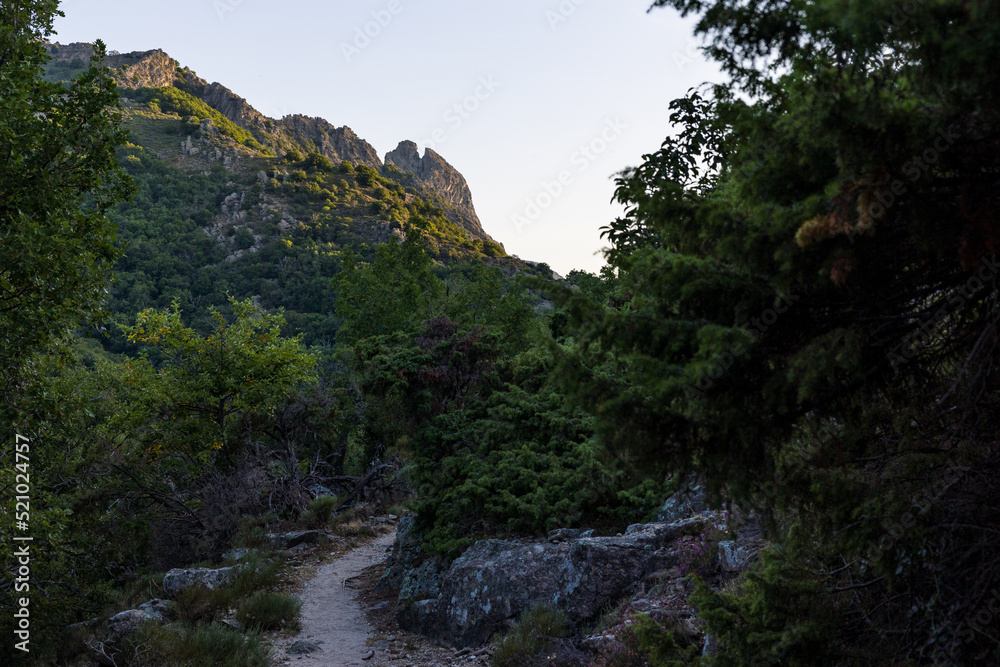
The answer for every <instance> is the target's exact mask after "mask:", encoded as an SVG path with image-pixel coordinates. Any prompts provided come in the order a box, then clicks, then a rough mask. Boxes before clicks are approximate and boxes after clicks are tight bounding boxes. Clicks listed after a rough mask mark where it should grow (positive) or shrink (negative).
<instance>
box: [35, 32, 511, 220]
mask: <svg viewBox="0 0 1000 667" xmlns="http://www.w3.org/2000/svg"><path fill="white" fill-rule="evenodd" d="M46 46H47V48H48V52H49V55H51V56H52V58H53V59H54V60H68V61H72V60H74V59H76V58H80V59H82V60H87V59H88V58H90V56H91V55H92V53H93V46H92V45H91V44H84V43H74V44H59V43H58V42H57V43H55V44H51V43H48V44H47V45H46ZM105 64H106V65H107V66H108V67H110V68H111V69H112V75H113V76H114V78H115V80H116V81H117V82H118V85H119V86H120V87H121V88H126V89H136V88H164V87H168V86H175V87H177V88H180V89H182V90H184V91H186V92H187V93H189V94H191V95H194V96H195V97H197V98H199V99H201V100H202V101H203V102H205V103H206V104H207V105H208V106H210V107H212V108H213V109H215V110H217V111H219V113H221V114H222V115H223V116H225V117H226V118H228V119H229V120H231V121H232V122H233V123H235V124H236V125H239V126H240V127H242V128H244V129H246V130H249V131H250V132H251V133H253V135H254V136H255V137H256V139H257V140H258V141H260V143H261V144H263V145H265V146H268V147H269V148H270V149H271V150H272V151H273V152H274V153H275V154H277V155H282V154H283V152H284V151H285V150H287V149H288V148H304V149H305V150H306V151H307V152H309V151H316V152H318V153H321V154H322V155H324V156H326V157H328V158H329V159H330V160H332V161H333V162H334V163H335V164H337V163H340V162H342V161H344V160H346V161H348V162H351V163H354V164H364V165H368V166H369V167H373V168H375V169H381V168H382V160H380V159H379V155H378V153H377V152H376V151H375V149H374V148H373V147H372V146H371V144H369V143H368V142H367V141H365V140H364V139H362V138H361V137H359V136H358V135H357V134H355V132H354V131H353V130H351V128H349V127H347V126H343V127H335V126H334V125H332V124H331V123H329V122H327V121H326V120H324V119H322V118H312V117H309V116H303V115H298V114H296V115H290V116H285V117H284V118H282V119H281V120H275V119H271V118H267V117H266V116H264V115H263V114H262V113H260V112H259V111H257V109H255V108H254V107H253V106H251V105H250V103H249V102H247V101H246V100H245V99H243V98H242V97H240V96H239V95H237V94H236V93H234V92H233V91H231V90H230V89H229V88H226V87H225V86H223V85H222V84H220V83H208V82H207V81H205V80H204V79H201V78H199V77H198V76H197V75H196V74H194V72H192V71H191V70H189V69H187V68H183V69H182V68H181V67H180V66H179V64H178V63H177V61H176V60H174V59H173V58H171V57H170V56H169V55H167V54H166V53H165V52H163V51H161V50H159V49H155V50H153V51H137V52H133V53H125V54H120V53H117V52H114V51H111V52H109V54H108V56H107V58H106V60H105ZM385 164H387V165H389V164H392V165H395V166H396V167H398V168H399V169H400V170H401V171H404V172H410V173H412V174H413V176H414V178H415V179H416V183H417V185H419V186H422V187H423V188H425V189H426V190H428V191H429V192H432V193H437V194H439V195H440V197H441V200H442V201H443V202H444V204H445V205H446V206H445V208H446V211H445V212H446V214H447V215H448V217H449V218H450V219H451V220H452V221H453V222H455V223H456V224H458V225H459V226H461V227H462V228H463V229H464V230H465V231H466V232H467V233H468V234H469V236H470V237H472V238H477V239H490V237H489V235H488V234H486V232H485V231H483V227H482V224H481V223H480V221H479V216H478V215H476V209H475V206H474V205H473V203H472V192H471V191H470V190H469V184H468V183H467V182H466V180H465V177H464V176H462V174H460V173H459V172H458V170H457V169H455V168H454V167H453V166H451V165H450V164H449V163H448V162H447V160H445V159H444V158H443V157H441V156H440V155H438V154H437V153H435V152H434V151H432V150H431V149H429V148H428V149H427V150H426V151H425V152H424V156H423V157H420V153H419V152H418V150H417V145H416V144H415V143H414V142H412V141H402V142H400V144H399V146H397V147H396V149H395V150H393V151H390V152H389V153H388V154H386V156H385ZM490 240H492V239H490Z"/></svg>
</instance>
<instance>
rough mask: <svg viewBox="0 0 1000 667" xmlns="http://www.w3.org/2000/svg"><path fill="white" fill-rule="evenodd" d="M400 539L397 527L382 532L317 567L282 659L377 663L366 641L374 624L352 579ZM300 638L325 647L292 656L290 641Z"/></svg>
mask: <svg viewBox="0 0 1000 667" xmlns="http://www.w3.org/2000/svg"><path fill="white" fill-rule="evenodd" d="M394 538H395V532H394V531H391V532H388V533H385V534H383V535H380V536H379V537H377V538H375V539H374V540H372V541H371V542H369V543H367V544H365V545H362V546H360V547H357V548H356V549H352V550H351V551H349V552H348V553H346V554H344V555H343V556H341V557H340V558H337V559H336V560H334V561H332V562H330V563H326V564H325V565H321V566H320V567H319V568H318V569H317V571H316V575H315V576H314V577H313V578H312V579H310V580H309V581H308V582H307V583H306V584H305V586H304V587H303V589H302V592H301V593H300V594H299V597H300V598H301V599H302V619H301V624H302V631H301V632H300V633H299V634H298V635H297V636H296V637H294V638H292V639H291V640H288V641H283V642H281V643H280V644H279V645H278V646H276V647H275V648H276V649H277V651H276V653H277V655H278V657H279V664H284V663H286V662H288V661H291V662H292V664H295V665H311V666H315V667H320V666H322V667H355V666H360V665H369V664H371V661H365V660H363V658H364V656H365V655H366V654H367V653H368V652H369V650H370V649H369V647H368V646H367V645H366V644H365V640H367V639H368V637H369V635H370V633H371V632H372V631H373V628H372V626H371V625H369V624H368V622H367V621H366V620H365V615H364V613H363V611H362V609H361V605H360V604H358V601H357V600H355V599H354V596H355V591H354V589H353V588H351V587H350V579H351V578H353V577H356V576H358V575H359V574H361V572H362V571H364V570H365V569H367V568H368V567H371V566H372V565H375V564H376V563H378V562H379V561H381V560H383V559H384V558H385V552H386V549H387V548H388V547H390V546H392V541H393V539H394ZM300 639H304V640H307V641H312V642H318V643H320V647H321V648H322V650H321V651H317V652H315V653H308V654H305V655H294V656H290V655H288V654H287V651H288V648H289V646H291V644H292V643H293V642H294V641H296V640H300Z"/></svg>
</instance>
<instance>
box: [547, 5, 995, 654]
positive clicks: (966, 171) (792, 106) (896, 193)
mask: <svg viewBox="0 0 1000 667" xmlns="http://www.w3.org/2000/svg"><path fill="white" fill-rule="evenodd" d="M655 4H656V5H658V6H673V7H675V8H677V9H679V10H680V11H682V12H683V13H692V14H696V15H697V17H698V24H697V26H698V27H697V31H698V32H699V33H700V34H701V35H702V36H704V38H705V39H706V43H707V47H706V52H707V53H708V54H709V55H710V56H712V57H713V58H715V59H716V60H717V61H718V62H719V63H720V64H721V65H722V66H723V68H724V70H725V71H726V73H727V74H728V75H730V76H731V77H732V80H731V82H730V83H728V84H722V85H717V86H712V87H707V88H704V89H701V90H697V91H692V92H690V93H689V94H688V95H687V96H686V97H684V98H682V99H679V100H676V101H675V102H674V103H673V104H672V105H671V106H672V110H673V113H672V116H671V121H672V122H673V123H674V124H675V125H677V126H678V131H677V132H676V133H675V134H674V135H673V136H671V137H669V138H668V139H667V140H666V141H665V142H664V143H663V145H662V146H661V148H660V149H659V150H658V151H656V152H654V153H652V154H650V155H647V156H645V157H644V162H643V163H642V164H641V165H640V166H639V167H637V168H634V169H630V170H627V171H626V172H624V173H623V174H621V175H620V177H619V179H618V181H617V191H616V198H617V199H618V201H619V202H620V203H622V204H623V205H624V206H625V207H626V214H625V215H624V216H623V217H622V218H620V219H619V220H616V221H615V222H614V223H612V224H611V225H609V227H608V228H606V229H605V235H606V237H607V238H608V239H609V241H610V242H611V243H612V247H611V249H610V250H609V252H608V259H609V261H610V264H611V267H612V270H613V271H614V273H615V276H616V280H617V281H618V283H619V290H620V294H621V295H623V296H624V297H625V298H626V302H625V303H623V304H608V303H600V302H598V301H596V300H593V299H588V298H587V297H586V295H583V294H580V293H578V292H574V291H572V290H571V289H569V288H563V289H557V290H553V291H554V292H557V293H558V294H557V298H558V301H559V302H560V304H561V306H562V307H564V308H565V309H566V310H567V312H568V316H567V323H568V326H567V329H566V333H567V334H568V335H569V336H571V337H572V338H573V339H574V340H575V341H576V342H578V343H579V347H577V348H573V349H572V350H570V353H567V354H564V355H563V360H562V362H563V367H562V369H561V371H560V375H561V376H562V378H563V385H562V386H563V387H564V389H565V391H567V392H576V393H577V395H582V396H583V397H585V398H586V403H587V404H588V405H589V406H590V410H591V412H592V414H593V415H594V416H595V419H596V424H595V429H596V431H597V432H598V434H599V435H600V437H601V441H602V443H603V444H604V445H605V446H607V447H608V448H610V449H612V450H615V451H624V452H628V455H629V456H631V457H632V458H633V460H634V461H636V462H642V463H640V465H647V464H656V463H662V464H666V465H667V466H668V467H669V468H670V469H671V470H673V471H675V472H681V473H683V472H685V471H687V470H688V469H690V468H691V467H692V466H696V467H697V468H698V469H699V470H700V471H702V472H703V473H705V474H706V475H707V476H708V477H709V480H710V482H711V484H712V487H713V489H714V490H716V491H721V490H722V489H725V490H726V491H727V493H729V494H731V495H732V497H734V498H735V499H736V500H737V501H740V502H744V503H751V504H756V505H757V507H758V508H759V509H760V510H761V511H762V512H763V513H764V516H765V519H767V521H766V523H767V524H768V525H769V526H771V528H772V532H771V534H772V537H774V538H775V539H778V540H779V542H780V543H781V544H782V545H783V546H785V547H786V548H787V560H788V563H789V565H788V566H787V567H783V568H777V567H770V568H767V569H765V571H764V572H762V573H761V575H760V576H761V577H762V579H760V580H758V581H759V583H758V585H759V586H762V587H766V588H767V591H766V593H767V594H757V593H754V591H752V590H748V591H746V593H745V594H746V596H748V598H747V599H748V601H747V602H746V603H745V604H744V606H741V607H739V610H740V612H741V613H743V614H744V615H745V616H744V618H742V619H741V623H743V624H744V625H743V626H742V628H743V634H740V632H737V631H733V632H731V633H730V634H729V635H728V636H729V637H731V647H730V648H729V649H726V650H728V651H731V653H724V654H723V655H729V656H730V657H729V658H726V659H729V660H731V661H732V664H747V663H748V662H753V661H755V660H767V659H769V658H770V657H773V656H770V654H769V651H770V650H771V648H773V647H774V646H776V645H778V644H775V642H776V641H777V642H778V643H779V644H780V645H781V646H783V647H787V649H788V651H789V653H788V655H789V656H796V657H795V658H794V659H795V660H801V661H802V663H803V664H804V663H806V662H809V664H813V663H816V664H818V663H822V664H843V663H848V662H857V661H859V660H860V661H864V662H868V663H871V664H875V663H881V662H892V661H895V662H899V661H928V660H941V659H944V658H946V659H947V660H949V661H957V662H959V663H961V662H963V661H973V660H975V659H981V658H982V657H983V656H987V655H991V654H993V653H995V652H996V650H997V649H998V647H1000V636H998V635H997V633H996V632H995V631H988V632H983V633H979V634H976V635H975V636H973V633H969V632H965V630H964V629H966V628H968V627H969V619H971V618H972V617H973V616H974V615H975V613H976V610H978V609H980V608H982V605H983V604H984V603H985V599H986V598H985V595H986V589H988V588H989V587H990V585H986V584H985V582H986V581H990V582H993V581H995V579H996V577H995V574H990V575H987V576H986V577H985V579H984V578H983V577H984V575H983V573H984V572H991V573H995V572H997V571H998V570H997V568H998V561H997V559H996V557H995V555H994V554H993V552H992V550H990V549H989V548H987V547H986V544H985V542H984V541H983V540H982V535H983V534H985V533H989V532H992V531H995V530H996V528H997V526H998V525H1000V515H998V514H997V513H996V512H992V511H987V512H980V511H978V510H976V509H974V508H975V507H976V503H975V501H974V500H973V499H974V498H977V497H987V496H988V495H989V494H991V493H993V492H994V491H995V489H996V484H995V480H993V479H991V478H990V477H989V476H988V475H985V474H978V473H965V472H963V473H959V472H958V471H959V470H963V471H972V470H995V469H996V466H997V458H996V451H997V450H996V440H995V433H996V423H995V420H996V414H997V412H996V405H995V403H996V401H995V392H994V391H993V389H994V388H995V384H996V378H995V368H996V365H995V363H994V362H995V356H994V355H995V348H994V346H993V343H992V342H990V341H993V340H994V339H995V322H996V317H997V299H996V295H997V282H996V278H997V272H996V260H995V258H994V253H995V251H996V249H997V247H998V245H1000V243H998V239H1000V231H998V229H997V225H996V217H995V215H994V214H993V213H992V211H993V210H994V209H995V208H996V207H995V206H994V205H993V201H994V199H995V191H994V188H993V185H992V183H993V181H994V180H995V176H996V173H997V169H996V163H995V160H994V159H993V157H992V155H993V152H995V151H994V150H993V147H995V145H996V143H997V115H998V105H997V90H998V88H997V85H996V83H997V81H996V79H997V76H998V74H997V70H996V68H995V67H993V66H992V65H991V63H990V62H989V61H988V56H987V55H986V54H988V53H989V52H990V50H991V48H992V46H991V45H995V44H996V42H997V39H998V33H997V32H996V30H995V26H996V18H997V5H996V3H993V2H986V3H974V4H969V3H964V2H958V1H957V0H956V1H951V0H944V1H942V2H936V3H924V4H921V3H912V4H911V5H907V6H906V9H905V10H904V11H901V5H899V3H897V2H894V1H892V0H878V1H874V2H866V3H861V4H859V3H853V2H846V1H843V0H827V1H824V2H814V3H801V2H794V1H781V2H769V3H744V2H740V1H738V0H717V1H714V2H689V1H688V0H659V1H658V2H656V3H655ZM608 356H610V357H612V358H613V359H614V364H615V367H616V368H617V370H618V371H619V373H618V374H612V375H610V376H605V377H586V376H585V375H584V374H582V373H581V372H580V371H579V369H580V368H581V367H586V365H587V363H588V362H589V363H590V364H591V365H593V366H598V365H599V364H600V363H602V362H603V361H604V360H605V359H607V357H608ZM646 462H648V463H646ZM933 479H939V480H943V481H942V483H941V484H939V485H937V486H936V487H935V490H934V491H933V492H928V491H927V490H926V489H927V484H928V481H929V480H933ZM903 522H905V525H906V529H905V530H902V529H899V526H900V525H901V523H903ZM810 573H812V574H810ZM818 573H827V574H823V575H821V574H818ZM803 590H809V591H813V592H814V594H812V595H811V596H809V598H808V600H806V599H805V597H806V596H804V595H801V594H800V593H801V591H803ZM807 602H808V604H806V603H807ZM800 603H801V604H800ZM848 604H851V605H853V607H854V613H852V614H850V615H848V616H846V617H844V619H845V621H844V623H843V625H842V626H840V629H839V630H838V631H836V632H820V631H819V630H818V629H817V628H823V627H827V626H826V625H825V624H826V621H827V619H829V618H833V617H837V614H838V610H839V609H841V608H842V607H843V606H846V605H848ZM781 618H787V619H788V620H789V624H790V625H789V626H788V627H789V628H790V629H789V632H790V633H791V635H784V634H780V633H779V631H778V630H777V628H776V626H774V627H772V625H771V623H772V622H774V619H781ZM718 622H719V623H722V622H723V621H722V620H721V619H719V620H718ZM733 622H735V621H733ZM710 627H711V623H710ZM720 629H721V628H720ZM713 631H714V630H713ZM768 632H771V633H779V634H780V636H779V634H767V633H768ZM796 633H798V634H796ZM737 635H739V637H740V638H737ZM758 638H759V639H760V643H757V644H755V643H753V642H755V641H757V639H758ZM722 659H723V658H720V660H722ZM788 659H793V658H791V657H789V658H788Z"/></svg>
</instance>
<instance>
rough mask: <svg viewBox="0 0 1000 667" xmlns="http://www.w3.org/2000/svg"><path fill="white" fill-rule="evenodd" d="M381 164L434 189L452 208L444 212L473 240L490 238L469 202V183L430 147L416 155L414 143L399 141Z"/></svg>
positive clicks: (432, 190) (470, 193)
mask: <svg viewBox="0 0 1000 667" xmlns="http://www.w3.org/2000/svg"><path fill="white" fill-rule="evenodd" d="M385 164H386V166H388V165H390V164H391V165H394V166H396V167H397V168H398V169H399V170H400V171H404V172H410V173H411V174H413V176H414V178H415V179H416V181H417V183H418V184H419V185H422V186H424V187H425V188H427V189H428V190H430V191H431V192H438V193H440V194H441V197H442V198H443V199H444V201H445V202H447V203H448V204H449V205H450V206H451V209H452V210H449V211H446V212H445V213H446V215H447V216H448V217H449V218H450V219H451V221H452V222H454V223H456V224H458V225H459V226H460V227H462V229H464V230H465V231H466V232H467V233H468V234H469V236H471V237H472V238H474V239H489V240H492V239H491V238H490V236H489V234H487V233H486V232H485V231H483V226H482V223H481V222H480V221H479V216H478V215H477V214H476V208H475V206H473V203H472V192H471V191H470V190H469V184H468V183H467V182H466V180H465V177H464V176H462V174H460V173H459V172H458V170H457V169H455V168H454V167H453V166H451V165H450V164H448V162H447V161H446V160H445V159H444V158H443V157H441V156H440V155H438V154H437V153H435V152H434V151H433V150H431V149H430V148H426V149H424V156H423V157H420V152H419V151H418V150H417V144H416V143H414V142H412V141H401V142H399V145H398V146H396V149H395V150H393V151H390V152H388V153H386V156H385Z"/></svg>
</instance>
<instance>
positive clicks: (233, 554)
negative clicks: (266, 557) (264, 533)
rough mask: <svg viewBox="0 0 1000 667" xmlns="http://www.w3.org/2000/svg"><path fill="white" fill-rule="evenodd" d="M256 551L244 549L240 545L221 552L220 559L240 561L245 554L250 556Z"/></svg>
mask: <svg viewBox="0 0 1000 667" xmlns="http://www.w3.org/2000/svg"><path fill="white" fill-rule="evenodd" d="M258 553H259V552H258V551H257V550H256V549H244V548H242V547H240V548H237V549H230V550H229V551H227V552H226V553H224V554H222V559H223V560H235V561H240V560H243V559H244V558H246V557H247V556H251V555H254V554H258Z"/></svg>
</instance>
